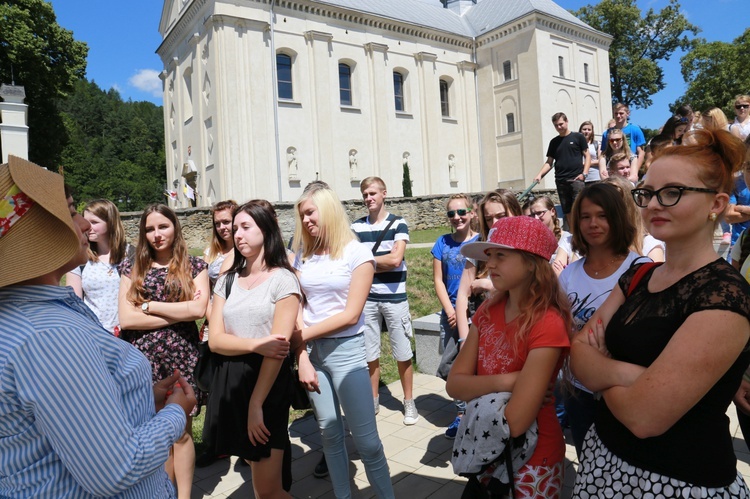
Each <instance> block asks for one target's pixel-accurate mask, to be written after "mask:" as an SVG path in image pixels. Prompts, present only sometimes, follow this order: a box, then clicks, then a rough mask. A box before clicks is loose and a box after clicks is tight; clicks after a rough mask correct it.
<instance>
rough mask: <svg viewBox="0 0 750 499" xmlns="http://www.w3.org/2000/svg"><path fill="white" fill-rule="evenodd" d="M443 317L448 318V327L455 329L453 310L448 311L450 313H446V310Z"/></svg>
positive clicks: (454, 313) (454, 312)
mask: <svg viewBox="0 0 750 499" xmlns="http://www.w3.org/2000/svg"><path fill="white" fill-rule="evenodd" d="M445 315H447V316H448V325H449V326H450V327H453V328H455V327H456V324H457V322H456V311H455V310H453V309H451V311H450V312H448V311H447V310H446V312H445Z"/></svg>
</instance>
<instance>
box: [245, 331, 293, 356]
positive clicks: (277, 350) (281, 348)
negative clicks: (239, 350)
mask: <svg viewBox="0 0 750 499" xmlns="http://www.w3.org/2000/svg"><path fill="white" fill-rule="evenodd" d="M253 341H254V342H255V348H253V352H255V353H259V354H260V355H262V356H263V357H268V358H269V359H283V358H284V357H286V356H287V355H289V347H290V344H289V341H287V339H286V338H285V337H284V336H282V335H280V334H272V335H270V336H267V337H265V338H260V339H256V340H253Z"/></svg>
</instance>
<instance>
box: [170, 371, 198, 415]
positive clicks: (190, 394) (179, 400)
mask: <svg viewBox="0 0 750 499" xmlns="http://www.w3.org/2000/svg"><path fill="white" fill-rule="evenodd" d="M167 395H168V396H167V401H166V403H167V404H178V405H179V406H180V407H182V410H183V411H185V416H186V417H187V416H190V412H191V411H192V410H193V407H195V404H197V403H198V401H197V400H196V399H195V392H194V391H193V387H192V386H190V383H188V381H187V379H185V377H184V376H180V379H179V380H178V381H177V383H175V384H174V386H173V387H172V391H171V392H167Z"/></svg>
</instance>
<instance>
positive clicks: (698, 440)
mask: <svg viewBox="0 0 750 499" xmlns="http://www.w3.org/2000/svg"><path fill="white" fill-rule="evenodd" d="M638 267H640V265H635V266H634V267H633V268H632V269H630V270H628V271H627V272H625V273H624V274H623V275H622V276H621V277H620V280H619V283H618V284H619V286H620V289H622V291H623V293H625V294H627V290H628V287H629V286H630V282H631V280H632V279H633V275H634V274H635V269H637V268H638ZM652 273H653V269H650V270H649V271H648V272H646V274H645V275H644V276H643V279H642V280H641V282H640V283H639V284H638V286H637V287H636V289H635V290H633V292H632V294H631V295H630V296H629V297H628V298H627V300H626V301H625V303H624V304H623V305H622V306H621V307H620V308H619V309H618V310H617V312H616V313H615V314H614V315H613V316H612V320H611V321H610V323H609V325H608V326H607V331H606V341H607V348H608V349H609V352H610V353H611V354H612V358H614V359H617V360H622V361H624V362H630V363H633V364H637V365H640V366H644V367H648V366H650V365H651V363H652V362H654V360H656V358H657V357H658V356H659V355H660V354H661V352H662V351H663V350H664V348H665V347H666V346H667V343H669V341H670V340H671V339H672V336H673V335H674V333H675V332H676V331H677V329H679V328H680V326H681V325H682V324H683V322H685V320H686V319H687V318H688V316H690V315H691V314H693V313H696V312H700V311H703V310H729V311H731V312H735V313H738V314H740V315H742V316H744V317H746V318H750V285H748V283H747V282H746V281H745V279H744V278H743V277H742V275H741V274H740V273H739V272H737V271H736V270H735V269H734V268H733V267H732V266H731V265H729V264H728V263H727V262H726V261H725V260H724V259H723V258H719V259H717V260H715V261H713V262H711V263H709V264H708V265H706V266H704V267H702V268H700V269H698V270H696V271H695V272H693V273H691V274H688V275H686V276H685V277H683V278H682V279H680V280H679V281H677V282H676V283H675V284H673V285H672V286H670V287H668V288H666V289H664V290H663V291H660V292H657V293H651V292H649V291H648V289H647V287H648V282H649V281H650V280H651V275H652ZM720 327H721V325H719V324H717V325H716V328H720ZM712 333H713V331H712V330H707V331H705V341H704V342H703V343H701V344H697V345H695V348H701V349H708V348H711V344H712V342H714V341H715V340H713V335H712ZM748 362H750V351H748V350H747V348H746V349H745V350H744V351H743V352H742V353H740V355H739V356H738V358H737V360H736V361H735V362H734V364H732V366H731V367H730V368H729V370H728V371H727V372H726V373H725V374H724V376H722V377H721V378H720V379H719V380H718V381H717V382H716V384H715V385H714V386H713V387H711V389H710V390H709V391H708V393H706V395H704V396H703V398H702V399H701V400H699V401H698V403H697V404H695V405H694V406H693V407H692V408H691V409H690V410H689V411H687V412H686V413H685V415H683V416H682V418H680V419H679V420H678V421H677V422H676V423H675V424H674V425H673V426H672V427H671V428H669V429H668V430H667V431H666V432H664V433H663V434H661V435H659V436H655V437H650V438H643V439H641V438H638V437H636V436H635V435H633V433H631V432H630V430H628V429H627V428H626V427H625V426H624V425H623V424H622V423H620V421H618V420H617V418H615V416H614V415H613V414H612V412H610V410H609V408H608V407H607V404H606V402H605V401H604V399H602V400H601V401H599V402H598V403H597V408H596V416H595V419H594V422H595V425H596V431H597V433H598V434H599V438H601V441H602V442H603V443H604V445H606V446H607V448H608V449H609V450H610V451H611V452H613V453H614V454H615V455H616V456H618V457H620V458H621V459H623V460H625V461H627V462H628V463H630V464H632V465H634V466H638V467H639V468H642V469H644V470H648V471H651V472H655V473H659V474H661V475H665V476H668V477H672V478H676V479H678V480H682V481H684V482H687V483H690V484H694V485H699V486H703V487H725V486H727V485H729V484H731V483H732V482H733V481H734V479H735V478H736V474H737V459H736V457H735V454H734V449H733V447H732V437H731V435H730V434H729V421H728V419H727V416H726V411H727V408H728V407H729V404H730V403H731V402H732V397H733V396H734V394H735V392H736V391H737V389H738V388H739V385H740V380H741V379H742V374H743V373H744V372H745V369H746V368H747V366H748ZM685 383H686V384H690V380H689V379H686V380H685Z"/></svg>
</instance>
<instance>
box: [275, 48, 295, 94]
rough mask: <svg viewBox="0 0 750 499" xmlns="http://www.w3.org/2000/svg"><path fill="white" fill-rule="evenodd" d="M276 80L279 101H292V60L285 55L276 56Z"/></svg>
mask: <svg viewBox="0 0 750 499" xmlns="http://www.w3.org/2000/svg"><path fill="white" fill-rule="evenodd" d="M276 80H277V82H278V91H279V99H289V100H291V99H293V98H294V93H293V92H292V58H291V57H290V56H288V55H286V54H276Z"/></svg>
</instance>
